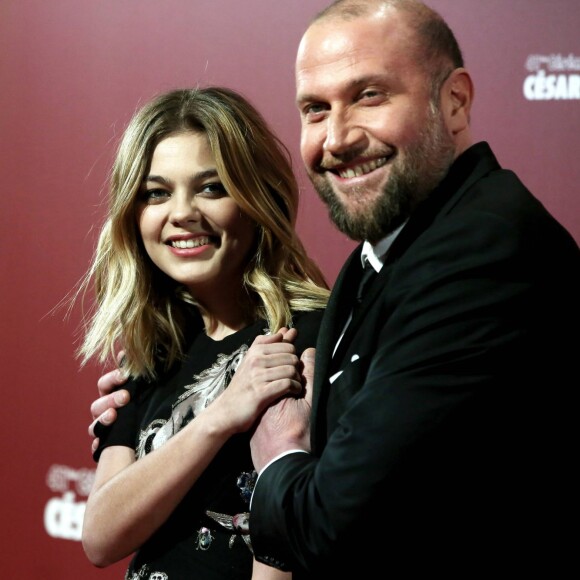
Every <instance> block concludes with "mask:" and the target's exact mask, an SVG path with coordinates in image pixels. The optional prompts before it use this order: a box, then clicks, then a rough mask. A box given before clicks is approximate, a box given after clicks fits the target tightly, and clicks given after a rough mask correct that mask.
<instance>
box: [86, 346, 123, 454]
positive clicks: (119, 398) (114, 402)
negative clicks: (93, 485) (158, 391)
mask: <svg viewBox="0 0 580 580" xmlns="http://www.w3.org/2000/svg"><path fill="white" fill-rule="evenodd" d="M123 354H124V353H123V352H122V351H121V352H120V353H119V355H118V357H117V360H118V361H119V362H120V361H121V360H122V358H123ZM127 378H128V377H127V375H126V374H125V373H124V372H123V371H122V370H121V369H120V368H118V369H114V370H112V371H109V372H108V373H106V374H104V375H103V376H102V377H101V378H100V379H99V380H98V381H97V388H98V390H99V398H98V399H96V400H95V401H93V402H92V403H91V415H92V417H93V422H92V423H91V424H90V425H89V436H90V437H92V438H93V442H92V445H91V450H92V452H93V453H94V452H95V450H96V449H97V447H98V446H99V438H98V437H96V436H95V425H96V424H97V422H99V423H102V424H103V425H110V424H111V423H113V422H114V421H115V419H116V418H117V411H116V409H118V408H119V407H122V406H123V405H126V404H127V403H128V402H129V398H130V397H129V391H127V390H126V389H121V390H118V391H114V389H116V388H117V387H119V386H121V385H123V384H125V383H126V382H127Z"/></svg>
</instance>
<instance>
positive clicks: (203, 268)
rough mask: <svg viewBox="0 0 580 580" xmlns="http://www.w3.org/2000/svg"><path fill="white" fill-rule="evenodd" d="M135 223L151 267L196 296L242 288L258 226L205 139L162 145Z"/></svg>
mask: <svg viewBox="0 0 580 580" xmlns="http://www.w3.org/2000/svg"><path fill="white" fill-rule="evenodd" d="M137 224H138V227H139V231H140V233H141V237H142V239H143V243H144V245H145V250H146V251H147V254H148V255H149V257H150V258H151V260H152V261H153V263H154V264H155V265H156V266H157V267H158V268H159V269H160V270H162V271H163V272H165V274H167V275H168V276H169V277H171V278H172V279H173V280H175V281H176V282H179V283H181V284H184V285H186V286H187V287H188V288H189V290H190V292H191V293H192V294H193V295H194V296H197V297H199V296H200V295H203V294H204V293H205V294H206V295H207V293H208V292H217V289H218V288H219V287H222V288H223V287H227V288H230V289H233V288H235V287H236V286H232V285H238V286H239V285H240V284H241V279H242V273H243V271H244V269H245V267H246V264H247V263H248V260H249V255H250V251H251V250H252V247H253V241H254V237H255V232H256V226H255V223H254V222H253V221H251V220H250V218H249V217H247V216H246V215H245V214H243V213H242V211H241V209H240V207H239V206H238V204H237V203H236V202H235V201H234V200H233V199H232V198H231V197H230V196H229V195H228V193H227V192H226V190H225V188H224V186H223V185H222V183H221V182H220V179H219V177H218V174H217V169H216V164H215V159H214V157H213V155H212V152H211V149H210V147H209V143H208V140H207V137H206V136H205V134H203V133H199V132H187V133H178V134H174V135H170V136H169V137H166V138H165V139H163V140H162V141H160V142H159V144H158V145H157V147H156V148H155V150H154V152H153V157H152V160H151V168H150V170H149V174H148V175H146V176H145V179H144V181H143V184H142V187H141V193H140V198H139V200H138V203H137Z"/></svg>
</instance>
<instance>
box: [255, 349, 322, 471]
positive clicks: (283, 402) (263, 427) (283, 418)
mask: <svg viewBox="0 0 580 580" xmlns="http://www.w3.org/2000/svg"><path fill="white" fill-rule="evenodd" d="M315 352H316V351H315V349H314V348H309V349H306V350H305V351H304V352H303V353H302V357H301V358H300V363H301V365H300V366H301V375H302V382H303V387H304V390H303V393H302V395H301V396H299V397H294V396H291V395H290V396H286V397H283V398H282V399H280V400H279V401H278V402H277V403H276V404H275V405H272V406H271V407H269V408H268V409H267V410H266V411H265V412H264V413H263V415H262V416H261V418H260V420H259V422H258V424H257V426H256V428H255V430H254V433H253V435H252V438H251V440H250V448H251V451H252V461H253V463H254V467H255V469H256V470H257V471H258V473H260V471H262V469H263V468H264V467H265V466H266V465H267V464H268V463H269V462H270V461H271V460H272V459H274V458H275V457H277V456H278V455H280V454H281V453H284V452H285V451H290V450H294V449H301V450H304V451H310V410H311V408H312V381H313V378H314V356H315Z"/></svg>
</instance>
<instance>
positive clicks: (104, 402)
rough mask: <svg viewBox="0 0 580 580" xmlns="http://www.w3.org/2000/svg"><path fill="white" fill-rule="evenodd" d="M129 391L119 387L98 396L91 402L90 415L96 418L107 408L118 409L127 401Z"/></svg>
mask: <svg viewBox="0 0 580 580" xmlns="http://www.w3.org/2000/svg"><path fill="white" fill-rule="evenodd" d="M129 398H130V397H129V391H127V389H121V390H119V391H115V392H114V393H111V394H109V395H105V396H104V397H99V398H98V399H97V400H96V401H93V402H92V403H91V416H92V417H93V419H96V418H97V417H99V416H100V415H102V414H103V413H104V412H105V411H106V410H107V409H118V408H119V407H123V406H124V405H126V404H127V403H128V402H129Z"/></svg>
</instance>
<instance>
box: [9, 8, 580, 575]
mask: <svg viewBox="0 0 580 580" xmlns="http://www.w3.org/2000/svg"><path fill="white" fill-rule="evenodd" d="M431 4H432V6H434V7H435V8H437V9H439V10H440V11H441V12H442V14H443V15H444V16H445V17H446V18H447V19H448V21H449V22H450V23H451V25H452V26H453V27H454V28H455V29H456V31H457V34H458V37H459V40H460V42H461V43H462V46H463V49H464V54H465V57H466V62H467V65H468V68H469V69H470V70H471V71H472V73H473V76H474V78H475V84H476V101H475V107H474V110H473V127H474V133H475V135H476V137H477V138H480V139H486V140H488V141H489V142H490V143H491V144H492V146H493V147H494V149H495V151H496V153H497V155H498V157H499V159H500V162H501V163H502V164H503V165H504V166H505V167H510V168H512V169H514V170H516V171H517V172H518V173H519V174H520V176H521V177H522V178H523V180H524V182H525V183H526V184H527V185H528V186H529V187H530V188H531V189H532V190H533V191H534V192H535V193H536V195H537V196H538V197H539V198H540V199H541V200H542V201H543V202H544V204H545V205H546V206H547V207H548V208H549V209H550V210H551V211H552V212H553V213H554V214H555V215H556V217H557V218H558V219H559V220H560V221H561V222H562V223H563V224H564V225H565V226H566V227H567V228H568V229H569V230H570V231H571V232H572V234H573V235H574V236H575V238H576V240H577V241H580V196H579V195H578V194H579V189H578V183H580V162H579V161H578V159H579V158H578V155H579V151H580V126H579V121H580V44H579V42H578V30H580V3H578V1H577V0H550V2H548V1H547V0H510V1H509V2H506V1H505V0H486V1H485V2H481V1H480V0H432V2H431ZM325 5H326V0H308V1H307V2H305V1H299V0H285V1H280V0H243V1H240V0H98V1H97V0H93V1H83V2H79V1H78V0H51V1H50V2H46V1H45V0H2V1H1V2H0V148H1V149H0V186H1V193H0V196H1V197H0V268H1V275H2V280H1V284H0V308H1V318H0V320H1V328H2V330H1V344H0V362H1V367H0V377H1V381H2V390H1V393H2V405H1V407H0V408H1V409H2V419H1V422H0V425H1V427H0V429H2V434H1V437H0V450H1V453H0V458H1V461H2V463H1V464H2V477H1V478H0V506H1V512H0V513H1V516H2V525H1V528H0V546H1V555H0V563H1V569H2V572H3V576H5V577H7V578H17V579H21V578H42V579H43V580H51V579H55V580H63V579H69V578H70V579H75V580H76V579H78V578H83V579H85V580H90V579H92V578H94V579H106V578H111V579H112V578H121V577H122V576H123V571H124V564H118V565H116V566H113V567H111V568H109V569H107V570H105V571H99V570H97V569H94V568H92V567H91V566H90V565H89V564H88V562H87V561H86V560H85V557H84V555H83V552H82V548H81V545H80V543H79V542H78V541H77V539H78V535H79V532H80V528H79V526H80V520H81V518H82V509H83V505H84V504H83V502H84V500H85V498H86V494H87V491H88V487H89V486H90V481H91V476H92V470H93V467H94V465H93V463H92V459H91V457H90V440H89V438H88V436H87V434H86V429H87V426H88V423H89V421H90V415H89V403H90V402H91V401H92V399H93V398H94V397H95V395H96V379H97V377H98V376H99V374H100V371H99V369H97V368H95V367H92V368H89V369H86V370H83V371H82V372H79V370H78V364H77V361H76V360H75V359H74V356H73V351H74V348H75V344H76V339H77V335H76V332H75V331H76V329H77V326H78V322H79V320H78V313H74V314H73V316H72V317H71V318H70V320H68V321H65V320H64V314H65V312H64V311H62V310H59V311H57V312H53V309H54V307H55V306H56V305H57V304H58V303H59V301H60V300H61V299H62V298H64V297H65V296H66V294H67V293H68V292H69V291H70V290H71V289H72V288H73V286H74V285H75V283H76V281H77V280H78V278H79V277H80V276H81V275H82V273H83V272H84V270H85V268H86V266H87V264H88V262H89V258H90V255H91V252H92V248H93V243H94V241H95V229H96V226H97V225H98V224H99V223H100V218H101V216H102V208H101V204H102V202H103V195H102V194H103V191H104V186H105V183H106V173H107V169H108V167H109V163H110V160H111V155H112V148H113V144H114V142H115V139H116V138H117V136H118V135H119V134H120V132H121V131H122V129H123V127H124V125H125V123H126V121H127V120H128V118H129V116H130V115H131V113H132V112H133V110H134V108H135V107H136V106H137V105H138V104H140V103H143V102H144V101H146V100H148V99H149V98H150V97H152V96H153V95H154V94H155V93H157V92H159V91H164V90H168V89H170V88H175V87H181V86H191V85H196V84H198V83H199V84H202V85H206V84H223V85H227V86H231V87H232V88H235V89H238V90H240V91H242V92H243V93H244V94H246V96H248V97H249V98H250V99H251V100H252V101H253V102H254V103H255V104H256V105H257V106H258V108H259V109H260V110H261V111H262V112H263V113H264V115H265V116H266V118H267V119H268V120H269V121H270V123H271V124H272V125H273V127H274V128H275V129H276V131H277V132H278V134H279V135H280V137H281V138H282V139H283V140H284V141H285V142H286V143H287V144H288V145H289V146H290V149H291V151H292V153H293V155H294V158H295V165H296V168H297V171H298V173H299V176H300V180H301V183H302V184H303V188H302V189H303V198H302V208H301V212H300V220H299V230H300V233H301V235H302V237H303V239H304V241H305V244H306V246H307V247H308V248H309V250H310V252H311V253H312V254H313V256H314V257H315V258H316V259H317V260H318V261H319V263H320V264H321V266H322V268H323V270H324V271H325V272H326V274H327V276H328V278H329V281H330V282H333V281H334V278H335V276H336V274H337V272H338V269H339V266H340V264H341V263H342V262H343V260H344V258H345V257H346V255H347V253H348V252H349V250H350V249H351V248H352V247H353V244H352V243H351V242H350V241H349V240H347V239H346V238H345V237H344V236H342V235H341V234H339V233H338V232H336V231H335V230H334V229H333V228H332V226H331V225H330V224H329V222H328V220H327V217H326V212H325V210H324V209H323V207H322V205H321V203H320V202H319V201H318V199H317V198H316V196H315V194H314V193H313V192H312V191H311V188H310V186H309V185H308V183H307V180H306V179H305V178H304V175H303V172H302V169H301V164H300V161H299V157H298V148H297V145H298V135H299V123H298V116H297V113H296V111H295V109H294V104H293V97H294V83H293V61H294V55H295V49H296V46H297V43H298V40H299V37H300V35H301V33H302V31H303V29H304V26H305V24H306V22H307V21H308V19H309V18H310V17H311V16H312V15H313V14H314V13H315V12H316V11H318V10H319V9H321V8H322V7H323V6H325ZM538 67H539V68H538ZM528 69H531V70H528ZM539 71H540V72H539ZM541 71H543V72H541ZM538 72H539V74H538ZM528 77H529V78H528ZM526 79H527V80H526ZM542 83H543V84H542ZM524 87H526V90H527V93H524ZM546 87H547V88H546ZM550 91H552V93H550ZM530 97H533V98H532V99H530ZM538 97H546V98H538ZM548 97H558V98H548ZM564 97H565V98H564ZM554 259H557V256H555V257H554Z"/></svg>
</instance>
